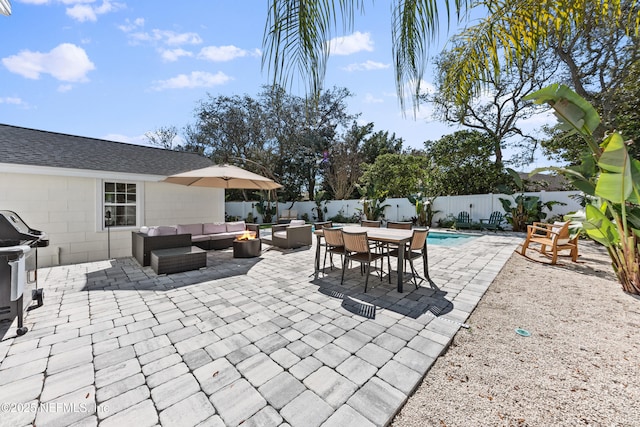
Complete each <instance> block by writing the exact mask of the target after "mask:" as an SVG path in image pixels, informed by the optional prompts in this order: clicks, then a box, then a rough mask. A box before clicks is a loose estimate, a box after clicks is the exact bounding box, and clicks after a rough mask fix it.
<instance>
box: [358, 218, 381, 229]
mask: <svg viewBox="0 0 640 427" xmlns="http://www.w3.org/2000/svg"><path fill="white" fill-rule="evenodd" d="M381 224H382V221H371V220H369V219H363V220H362V221H361V222H360V226H361V227H375V228H380V226H381Z"/></svg>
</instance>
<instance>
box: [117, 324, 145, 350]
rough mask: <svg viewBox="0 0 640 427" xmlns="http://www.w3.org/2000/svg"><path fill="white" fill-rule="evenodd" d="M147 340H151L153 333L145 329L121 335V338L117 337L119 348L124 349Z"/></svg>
mask: <svg viewBox="0 0 640 427" xmlns="http://www.w3.org/2000/svg"><path fill="white" fill-rule="evenodd" d="M134 324H135V323H134ZM149 338H153V332H151V329H149V328H147V329H141V330H139V331H135V332H131V333H128V334H127V335H122V336H121V337H118V342H119V343H120V346H121V347H125V346H128V345H133V344H136V343H139V342H141V341H145V340H148V339H149Z"/></svg>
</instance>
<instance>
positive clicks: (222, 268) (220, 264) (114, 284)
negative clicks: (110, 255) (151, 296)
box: [81, 251, 262, 291]
mask: <svg viewBox="0 0 640 427" xmlns="http://www.w3.org/2000/svg"><path fill="white" fill-rule="evenodd" d="M216 252H218V253H216V254H215V257H212V256H211V254H208V256H207V266H206V267H204V268H201V269H199V270H192V271H185V272H182V273H173V274H160V275H158V274H156V273H155V271H153V269H152V268H151V267H142V266H140V264H138V262H137V261H136V260H135V258H133V257H131V258H118V259H115V260H110V261H109V264H110V266H109V267H106V268H103V269H100V270H96V271H90V272H88V273H86V274H85V276H86V284H85V285H84V287H83V288H82V289H81V290H82V291H96V290H121V291H127V290H128V291H140V290H151V291H167V290H171V289H177V288H182V287H185V286H191V285H195V284H198V283H202V282H208V281H212V280H218V279H225V278H228V277H235V276H243V275H247V273H248V272H249V270H251V269H252V268H253V267H254V266H255V265H256V264H258V263H259V262H260V261H262V258H261V257H256V258H233V253H232V252H231V251H226V253H224V254H220V252H221V251H216Z"/></svg>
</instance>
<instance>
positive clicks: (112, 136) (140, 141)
mask: <svg viewBox="0 0 640 427" xmlns="http://www.w3.org/2000/svg"><path fill="white" fill-rule="evenodd" d="M102 139H104V140H105V141H115V142H124V143H127V144H136V145H149V140H148V139H147V137H146V136H144V135H138V136H127V135H122V134H119V133H109V134H107V135H105V136H103V137H102Z"/></svg>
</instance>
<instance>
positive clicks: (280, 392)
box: [258, 372, 306, 409]
mask: <svg viewBox="0 0 640 427" xmlns="http://www.w3.org/2000/svg"><path fill="white" fill-rule="evenodd" d="M305 390H306V387H305V386H304V385H303V384H302V383H301V382H300V381H298V380H297V379H296V378H295V377H293V375H291V374H290V373H288V372H282V373H280V374H279V375H278V376H276V377H274V378H272V379H270V380H269V381H267V382H266V383H264V384H263V385H262V386H260V388H258V391H259V392H260V393H261V394H262V395H263V396H264V397H265V399H267V402H269V404H270V405H271V406H273V407H274V408H276V409H281V408H283V407H284V406H285V405H286V404H287V403H289V402H291V401H292V400H293V399H295V398H296V397H297V396H298V395H299V394H300V393H302V392H303V391H305Z"/></svg>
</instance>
